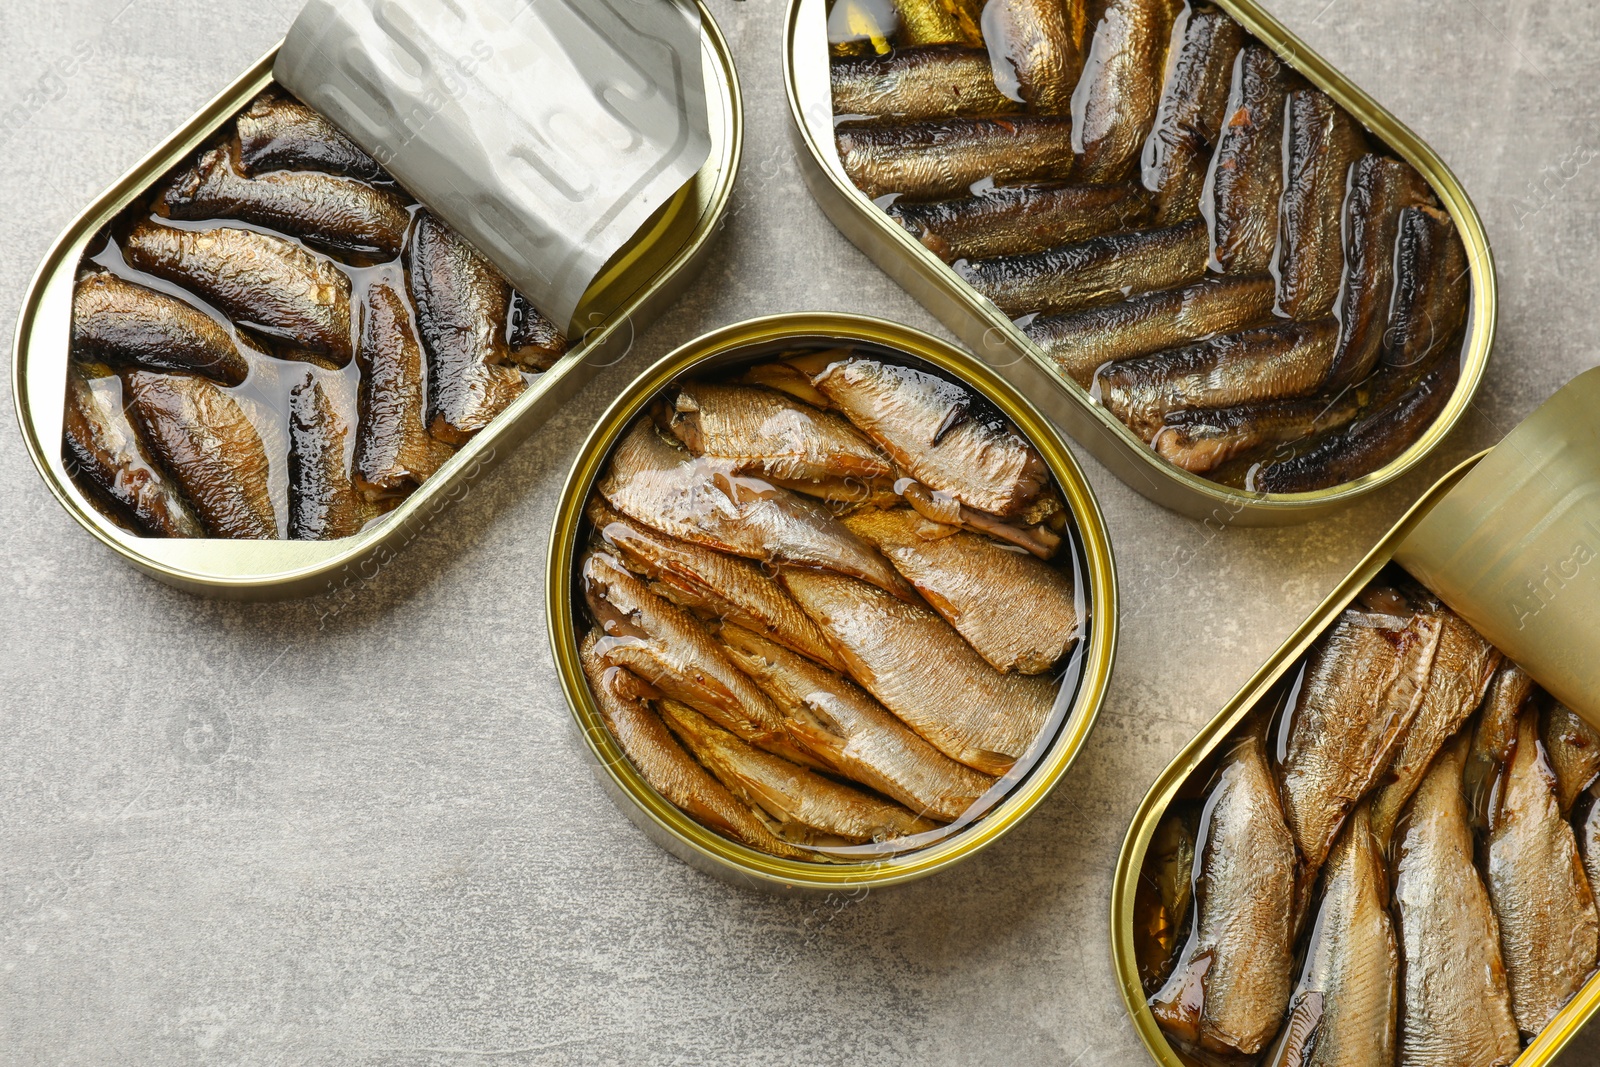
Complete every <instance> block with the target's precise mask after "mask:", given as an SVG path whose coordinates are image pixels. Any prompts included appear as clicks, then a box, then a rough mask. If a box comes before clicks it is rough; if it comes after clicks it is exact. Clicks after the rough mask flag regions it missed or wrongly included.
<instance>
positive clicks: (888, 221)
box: [784, 0, 1496, 526]
mask: <svg viewBox="0 0 1600 1067" xmlns="http://www.w3.org/2000/svg"><path fill="white" fill-rule="evenodd" d="M837 2H838V4H839V5H841V6H842V5H844V4H845V3H849V2H856V3H857V5H858V7H861V8H862V10H864V11H867V10H878V9H884V10H887V5H885V4H877V3H873V2H869V0H837ZM863 5H864V6H863ZM931 6H932V7H938V5H931ZM958 6H959V5H958ZM833 7H834V5H833V4H832V3H830V2H829V0H791V3H790V5H789V12H788V20H787V24H786V26H785V47H786V50H787V51H786V55H785V61H784V75H785V79H786V81H787V87H788V94H789V105H790V110H791V113H792V116H793V120H794V123H795V130H794V133H795V137H796V140H797V144H798V146H799V155H800V160H801V171H802V173H803V174H804V176H805V179H806V183H807V185H808V186H809V188H810V190H811V192H812V195H813V196H814V197H815V198H816V200H817V202H818V203H819V204H820V205H821V207H822V209H823V211H824V213H826V214H827V215H828V217H829V218H830V219H831V220H832V221H833V223H834V224H835V225H836V226H837V227H838V228H839V229H840V231H841V232H843V233H844V234H845V236H847V237H848V238H849V239H850V240H851V241H852V242H853V243H855V244H856V246H857V247H859V248H860V249H861V250H862V251H864V252H865V253H866V254H867V255H868V256H869V257H870V258H871V259H872V260H873V261H874V262H876V263H877V264H878V266H879V267H881V268H882V269H883V270H884V271H885V272H886V273H888V274H889V275H890V276H891V277H892V278H894V279H895V281H897V282H899V283H900V285H901V286H902V287H904V288H905V289H906V291H907V292H909V293H910V294H911V295H912V296H913V297H915V298H916V299H917V301H918V302H919V303H921V304H922V305H923V306H924V307H926V308H927V309H928V310H929V311H930V312H932V313H933V314H934V315H935V316H937V317H938V318H939V320H940V321H941V322H943V323H944V324H945V325H946V326H947V327H948V328H949V329H950V330H951V331H953V332H954V333H955V334H956V335H957V336H958V337H960V338H961V339H962V340H963V341H964V342H965V343H966V344H967V345H968V346H969V347H970V348H971V349H972V350H973V351H975V352H977V353H978V354H979V355H981V356H982V358H983V359H984V360H985V361H987V362H988V363H989V364H990V365H992V366H994V367H996V368H998V369H1000V371H1001V372H1002V373H1003V374H1004V375H1005V376H1006V377H1007V378H1009V379H1011V380H1012V381H1013V382H1015V383H1016V384H1017V385H1018V386H1019V387H1021V388H1022V389H1023V390H1024V392H1025V393H1026V394H1027V395H1028V396H1029V397H1031V398H1033V399H1034V402H1035V403H1036V404H1038V405H1039V407H1040V408H1041V409H1042V410H1043V411H1044V412H1045V413H1046V414H1047V415H1049V416H1050V417H1051V418H1052V419H1054V420H1055V421H1056V422H1057V423H1058V424H1059V425H1061V426H1062V427H1063V428H1065V429H1066V431H1067V432H1068V433H1069V434H1070V435H1071V436H1072V437H1073V438H1074V439H1075V440H1076V441H1078V442H1079V443H1080V444H1081V445H1083V447H1085V448H1087V449H1088V450H1089V451H1090V453H1091V454H1093V455H1094V456H1095V458H1097V459H1099V460H1100V461H1101V462H1102V463H1104V464H1105V465H1106V466H1107V467H1109V468H1110V469H1111V470H1112V471H1113V472H1114V473H1115V474H1116V475H1117V476H1118V477H1119V478H1121V479H1122V480H1123V481H1124V482H1126V483H1127V484H1128V485H1130V486H1132V487H1133V488H1134V489H1136V490H1137V491H1139V492H1140V493H1143V494H1144V495H1145V496H1147V497H1149V498H1150V499H1151V500H1154V501H1155V502H1156V503H1158V504H1161V505H1163V506H1165V507H1168V508H1171V509H1173V510H1175V511H1178V512H1180V513H1182V514H1185V515H1188V516H1191V517H1193V518H1198V519H1206V520H1210V521H1216V522H1221V523H1223V524H1238V525H1240V526H1277V525H1287V524H1293V523H1299V522H1306V521H1310V520H1312V519H1315V518H1318V517H1320V516H1323V515H1327V514H1330V513H1332V512H1334V511H1336V510H1338V509H1339V508H1341V507H1343V506H1345V505H1346V504H1348V503H1349V502H1350V501H1351V500H1353V499H1354V498H1356V497H1358V496H1360V495H1362V494H1364V493H1368V492H1371V491H1372V490H1374V489H1376V488H1378V487H1379V486H1382V485H1385V484H1387V483H1389V482H1392V481H1394V480H1395V479H1396V478H1399V477H1400V476H1401V475H1403V474H1404V473H1405V472H1406V471H1408V470H1410V469H1411V468H1412V467H1414V466H1415V465H1416V464H1417V463H1419V462H1421V460H1422V459H1423V458H1424V457H1425V456H1426V455H1428V454H1429V453H1430V452H1431V451H1432V450H1433V449H1434V448H1435V447H1437V446H1438V444H1439V443H1440V442H1441V441H1443V440H1444V438H1445V437H1446V436H1447V435H1448V434H1449V432H1450V430H1451V429H1452V428H1453V427H1454V426H1455V425H1456V423H1457V421H1458V420H1459V419H1460V418H1461V416H1462V415H1463V413H1464V412H1465V411H1466V409H1467V406H1468V404H1469V403H1470V402H1471V400H1472V397H1473V394H1474V393H1475V391H1476V390H1477V387H1478V383H1479V380H1480V379H1481V377H1482V374H1483V370H1484V366H1485V364H1486V362H1487V360H1488V357H1489V352H1490V349H1491V347H1492V344H1493V340H1494V333H1495V318H1496V282H1495V275H1494V262H1493V258H1492V256H1491V254H1490V250H1489V244H1488V240H1487V238H1486V237H1485V235H1484V231H1483V226H1482V222H1481V220H1480V219H1479V217H1478V214H1477V211H1476V209H1475V208H1474V207H1473V205H1472V202H1471V201H1470V200H1469V198H1468V197H1467V194H1466V192H1465V191H1464V190H1463V189H1462V188H1461V185H1460V184H1459V183H1458V182H1457V180H1456V178H1455V176H1454V175H1453V174H1452V173H1451V172H1450V170H1449V168H1448V167H1447V166H1446V165H1445V164H1444V162H1443V161H1442V160H1440V159H1439V157H1438V156H1437V155H1436V154H1435V153H1434V152H1433V150H1432V149H1431V148H1429V146H1428V145H1427V144H1426V143H1424V142H1423V141H1422V140H1421V139H1419V138H1418V137H1417V136H1416V135H1415V134H1414V133H1412V132H1411V131H1410V130H1409V129H1407V128H1406V127H1405V125H1404V124H1402V123H1401V122H1400V121H1399V120H1397V119H1396V118H1395V117H1394V116H1393V115H1391V114H1390V113H1389V112H1388V111H1386V110H1385V109H1384V108H1383V107H1382V106H1381V105H1380V104H1379V103H1378V102H1377V101H1375V100H1373V99H1372V98H1371V97H1370V96H1368V95H1367V94H1366V93H1364V92H1363V91H1362V90H1361V89H1359V88H1358V87H1356V86H1355V85H1353V84H1351V83H1350V82H1349V81H1348V80H1347V79H1346V78H1345V77H1344V76H1343V75H1341V74H1340V73H1339V72H1338V71H1337V70H1335V69H1334V68H1333V67H1332V66H1330V65H1329V64H1328V63H1327V62H1326V61H1325V60H1323V59H1322V58H1321V57H1320V56H1318V55H1317V54H1316V53H1315V52H1314V51H1312V50H1311V49H1310V48H1308V47H1307V46H1306V45H1305V43H1304V42H1303V41H1301V40H1300V39H1299V38H1298V37H1296V36H1295V35H1294V34H1293V33H1292V32H1290V31H1289V30H1288V29H1287V28H1286V27H1285V26H1284V25H1283V24H1282V23H1280V22H1279V21H1278V20H1277V19H1275V18H1274V17H1273V16H1272V15H1271V14H1269V13H1268V12H1267V11H1265V10H1264V9H1263V8H1261V7H1260V6H1258V5H1257V4H1255V3H1253V2H1251V0H1216V3H1215V7H1217V8H1218V9H1220V10H1221V11H1222V12H1224V13H1225V14H1227V15H1229V16H1231V17H1232V18H1233V19H1234V20H1236V21H1237V22H1238V23H1239V24H1240V25H1241V26H1242V27H1243V28H1244V29H1245V30H1246V31H1248V32H1249V33H1250V34H1253V35H1254V36H1255V38H1256V39H1257V40H1259V41H1260V42H1262V43H1263V44H1264V45H1266V46H1267V47H1269V48H1270V49H1271V50H1272V51H1273V52H1275V53H1276V54H1277V55H1278V56H1279V57H1280V58H1281V59H1282V60H1283V62H1284V63H1285V64H1287V65H1288V67H1289V68H1291V70H1292V71H1294V72H1296V73H1297V74H1298V75H1299V76H1303V78H1304V79H1305V81H1306V82H1308V83H1309V84H1310V85H1312V86H1314V87H1316V88H1318V89H1320V90H1322V91H1323V92H1325V93H1326V94H1327V95H1328V96H1329V97H1331V98H1332V100H1333V101H1334V102H1336V104H1337V105H1339V106H1341V107H1343V108H1344V109H1345V110H1346V111H1347V112H1348V113H1349V114H1350V115H1351V116H1353V117H1354V118H1355V120H1356V121H1357V122H1359V123H1360V124H1361V125H1363V126H1365V127H1366V129H1367V131H1368V132H1369V133H1370V134H1371V135H1372V136H1373V137H1374V138H1375V139H1376V141H1377V142H1381V144H1382V147H1383V148H1384V149H1385V150H1386V151H1388V152H1391V153H1393V154H1394V155H1395V156H1398V157H1399V158H1400V159H1402V160H1404V161H1405V162H1406V163H1409V164H1410V165H1411V166H1412V167H1414V168H1415V169H1416V171H1417V172H1419V173H1420V174H1421V176H1422V177H1423V179H1425V180H1426V182H1427V184H1428V185H1429V186H1430V187H1431V189H1432V191H1433V192H1434V194H1435V195H1436V196H1437V198H1438V201H1439V204H1440V205H1441V206H1442V207H1443V209H1444V210H1445V211H1447V212H1448V213H1449V215H1450V217H1451V219H1452V220H1453V222H1454V225H1455V230H1456V232H1457V233H1458V234H1459V235H1460V238H1461V240H1462V242H1463V243H1464V245H1465V252H1466V258H1467V262H1468V264H1469V270H1470V275H1471V282H1470V310H1469V312H1468V317H1467V321H1466V325H1465V333H1464V340H1463V342H1462V344H1461V348H1460V360H1461V362H1460V373H1459V377H1458V378H1457V379H1456V382H1455V385H1454V387H1453V388H1450V389H1448V399H1447V400H1446V401H1445V402H1444V404H1443V405H1442V408H1441V409H1440V410H1439V411H1438V414H1437V416H1436V417H1435V418H1434V419H1433V421H1432V423H1431V424H1430V425H1428V426H1427V427H1426V429H1424V430H1423V431H1422V432H1421V433H1420V434H1419V435H1417V436H1416V437H1415V439H1414V440H1412V441H1411V443H1410V444H1409V446H1408V447H1406V448H1405V449H1404V451H1403V452H1400V453H1399V454H1398V455H1396V456H1394V457H1393V458H1391V459H1390V460H1389V461H1388V462H1387V463H1384V464H1382V465H1381V466H1380V467H1378V468H1377V469H1374V470H1370V471H1368V472H1367V473H1364V474H1362V475H1360V476H1359V477H1355V478H1353V479H1351V480H1347V481H1344V482H1342V483H1341V484H1337V485H1334V486H1332V487H1330V488H1324V489H1318V490H1314V491H1306V492H1258V491H1253V490H1249V489H1243V488H1234V487H1232V486H1231V485H1225V484H1222V483H1220V482H1217V481H1212V480H1209V479H1208V478H1205V477H1202V476H1200V475H1197V474H1194V473H1190V471H1188V470H1185V469H1183V468H1181V467H1179V466H1178V465H1176V464H1175V463H1171V462H1168V461H1166V460H1165V459H1163V458H1162V457H1161V456H1160V455H1158V454H1157V452H1156V451H1155V449H1154V448H1153V447H1152V446H1151V444H1150V443H1149V442H1148V441H1147V440H1145V439H1142V438H1141V436H1140V435H1139V434H1137V433H1135V432H1134V431H1132V430H1130V429H1129V428H1128V426H1126V425H1124V423H1123V422H1122V421H1121V420H1119V419H1118V418H1117V417H1116V416H1114V415H1113V414H1112V413H1111V412H1110V411H1109V410H1108V409H1107V408H1106V407H1105V406H1103V405H1102V404H1101V403H1100V401H1099V400H1098V399H1096V398H1095V397H1094V396H1092V395H1091V391H1090V390H1089V389H1086V388H1085V387H1084V386H1083V385H1081V384H1079V382H1078V381H1075V380H1074V379H1073V378H1072V377H1071V376H1069V375H1068V374H1066V373H1065V372H1064V371H1062V370H1061V369H1060V368H1059V367H1058V365H1057V363H1056V362H1055V361H1054V360H1052V359H1051V358H1050V357H1049V356H1048V355H1047V354H1046V353H1045V352H1044V351H1042V350H1041V348H1040V347H1039V346H1038V345H1037V344H1035V343H1034V341H1033V340H1031V339H1030V338H1029V336H1028V335H1027V334H1026V333H1025V332H1024V330H1023V329H1022V328H1021V327H1019V325H1018V324H1017V323H1016V322H1013V320H1012V318H1011V316H1009V315H1008V314H1006V313H1005V312H1004V311H1002V310H1001V309H1000V308H998V307H997V306H996V305H995V304H994V303H991V302H990V300H988V299H986V298H985V297H984V296H983V295H981V294H980V293H979V291H978V290H977V289H976V288H974V287H973V286H972V285H970V284H968V282H967V281H966V280H964V278H963V277H962V275H961V274H960V273H958V271H957V270H956V269H955V268H954V267H953V266H951V265H950V264H947V263H946V262H945V260H944V259H941V258H940V256H939V255H936V254H935V253H934V252H933V251H931V250H930V248H929V247H927V246H925V245H924V244H923V242H922V241H921V240H919V239H918V237H917V236H916V235H914V234H913V233H912V232H911V231H910V230H908V229H907V228H906V227H904V226H902V225H900V224H899V223H898V222H896V220H895V219H894V218H891V217H890V215H889V214H888V212H887V210H885V209H884V208H882V207H880V206H879V204H878V203H875V202H874V200H873V199H872V198H870V197H869V196H868V195H867V194H866V193H865V192H863V191H861V190H860V189H858V188H857V187H856V185H855V184H854V183H853V182H852V181H851V179H850V177H849V175H848V174H847V172H846V169H845V166H844V164H843V162H842V161H841V159H840V153H839V149H838V147H837V145H836V142H835V110H834V106H833V97H832V87H831V75H830V69H829V63H830V59H829V55H830V53H829V17H830V11H832V10H833ZM1192 10H1194V8H1193V6H1192V5H1190V6H1189V7H1188V8H1186V11H1192ZM984 20H985V26H987V20H988V15H987V13H986V14H985V15H984ZM1180 25H1181V22H1180ZM873 32H877V31H873ZM985 34H986V35H987V30H985ZM1084 47H1085V48H1087V45H1085V46H1084ZM997 62H998V61H997ZM996 79H997V81H999V80H1000V76H999V75H998V74H997V75H996ZM885 81H887V78H885ZM1003 91H1004V92H1006V93H1007V94H1008V95H1009V94H1010V90H1003ZM885 92H887V90H885ZM1005 118H1006V116H1004V115H1002V116H1001V117H1000V118H999V119H997V120H995V121H996V122H997V123H999V124H1001V125H1003V124H1004V120H1005ZM1074 136H1076V132H1074ZM1196 136H1198V134H1197V135H1196ZM910 166H911V165H910V164H908V165H907V169H908V170H909V169H910ZM1075 180H1076V179H1075ZM1134 183H1135V184H1137V183H1138V175H1137V173H1135V176H1134ZM975 188H976V187H975ZM1208 188H1209V185H1208ZM1087 246H1088V242H1085V245H1084V246H1083V247H1087ZM1016 258H1023V257H1020V256H1019V257H1016ZM994 262H998V260H996V261H994ZM1273 269H1274V270H1276V266H1274V268H1273ZM1177 291H1178V290H1176V289H1174V290H1171V292H1174V293H1175V292H1177ZM1146 351H1148V350H1146ZM1446 358H1449V357H1448V356H1447V357H1446ZM1095 384H1096V387H1097V388H1098V384H1099V383H1098V382H1096V383H1095ZM1243 484H1249V483H1248V482H1245V483H1243Z"/></svg>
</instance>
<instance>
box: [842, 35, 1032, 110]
mask: <svg viewBox="0 0 1600 1067" xmlns="http://www.w3.org/2000/svg"><path fill="white" fill-rule="evenodd" d="M830 69H831V75H832V82H833V111H834V114H835V115H838V116H840V117H841V118H856V117H868V118H880V119H883V118H893V119H899V120H901V121H914V120H917V119H938V118H955V117H958V116H976V115H1004V114H1007V113H1009V112H1013V111H1020V110H1022V109H1021V107H1020V106H1019V105H1018V104H1017V102H1016V101H1015V100H1012V99H1010V98H1009V97H1007V96H1005V95H1004V94H1003V93H1001V92H1000V90H999V89H997V88H996V87H995V84H994V71H993V70H991V69H990V66H989V53H988V52H986V51H985V50H983V49H982V48H950V47H934V48H897V49H895V50H894V51H893V52H890V53H889V54H888V55H886V56H877V55H866V56H852V57H846V58H841V59H835V60H833V62H832V64H831V65H830Z"/></svg>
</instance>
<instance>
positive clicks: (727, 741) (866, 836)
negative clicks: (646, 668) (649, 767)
mask: <svg viewBox="0 0 1600 1067" xmlns="http://www.w3.org/2000/svg"><path fill="white" fill-rule="evenodd" d="M661 717H662V718H663V719H665V720H666V723H667V725H668V726H669V727H671V728H672V732H673V733H675V734H677V735H678V738H679V739H680V740H681V741H682V742H683V744H684V747H685V748H687V749H688V750H689V751H690V752H692V753H694V756H695V758H696V759H698V760H699V761H700V763H701V765H702V766H704V767H705V768H706V769H707V770H709V771H710V772H711V773H712V774H713V775H715V776H716V778H717V780H718V781H720V782H721V783H722V784H723V785H725V786H727V787H728V790H729V792H731V793H733V794H734V795H735V796H737V797H739V798H741V799H742V800H744V801H745V803H747V804H749V805H750V806H751V807H753V808H758V809H760V810H761V811H764V812H766V813H767V815H768V816H770V817H771V818H772V820H773V822H775V823H776V824H777V827H776V832H777V834H778V836H779V837H781V838H783V839H785V840H790V841H810V840H813V839H814V837H813V835H814V834H822V835H826V836H827V837H830V838H835V839H837V840H838V841H840V842H842V843H845V844H852V845H856V844H861V843H863V842H867V841H887V840H890V839H892V838H896V837H906V836H908V835H910V834H920V833H926V832H927V831H929V830H936V829H938V828H939V827H938V823H935V822H932V821H931V820H928V819H923V818H919V817H918V816H916V815H913V814H911V812H909V811H907V810H906V809H905V808H902V807H901V806H900V805H898V804H895V803H893V802H892V801H888V800H884V799H882V798H881V797H875V796H873V795H872V794H870V793H867V792H864V791H863V790H860V789H855V788H852V787H850V786H848V785H844V784H843V783H841V782H836V781H834V780H833V779H831V778H824V777H823V776H822V775H820V774H813V773H812V772H811V771H808V770H807V769H806V768H804V767H802V766H800V765H799V764H796V763H790V762H789V761H788V760H786V759H784V758H782V757H781V756H774V755H773V754H772V753H770V752H763V751H761V750H760V749H759V748H755V747H754V746H752V745H747V744H745V743H744V742H743V741H741V740H739V739H738V738H737V737H735V736H734V735H733V734H731V733H729V732H728V731H727V730H724V729H723V728H722V727H720V726H718V725H717V724H716V723H714V722H712V721H711V720H710V719H708V718H706V717H705V716H703V715H701V714H700V713H699V712H697V711H695V710H694V709H693V708H690V707H689V706H688V705H685V704H680V703H678V702H677V701H676V700H663V701H662V702H661Z"/></svg>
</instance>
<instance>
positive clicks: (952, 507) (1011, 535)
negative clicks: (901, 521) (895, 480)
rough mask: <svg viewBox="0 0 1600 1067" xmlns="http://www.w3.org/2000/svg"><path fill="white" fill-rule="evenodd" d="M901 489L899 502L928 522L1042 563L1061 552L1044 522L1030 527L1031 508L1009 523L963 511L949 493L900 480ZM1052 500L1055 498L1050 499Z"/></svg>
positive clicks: (891, 503) (890, 504)
mask: <svg viewBox="0 0 1600 1067" xmlns="http://www.w3.org/2000/svg"><path fill="white" fill-rule="evenodd" d="M900 488H901V494H900V495H901V497H902V499H903V500H904V501H905V502H906V503H907V504H910V505H911V506H912V507H913V508H915V509H916V510H917V513H918V514H920V515H921V516H922V517H923V518H925V519H928V520H929V521H931V522H937V523H941V524H943V525H945V526H959V527H960V528H962V529H963V530H971V531H972V532H973V533H980V534H984V535H986V536H988V537H992V538H994V539H995V540H997V541H1001V542H1003V543H1005V544H1008V545H1015V546H1016V547H1018V548H1020V549H1022V550H1023V551H1025V552H1031V553H1033V554H1034V555H1035V556H1038V557H1039V558H1040V559H1044V560H1049V559H1054V558H1055V556H1056V553H1057V552H1058V551H1059V550H1060V548H1061V535H1060V534H1059V533H1057V532H1056V531H1055V530H1053V529H1051V528H1050V525H1049V522H1048V521H1047V520H1038V521H1036V522H1034V523H1033V524H1032V525H1030V524H1029V512H1031V511H1032V510H1034V509H1033V508H1032V507H1030V508H1029V509H1028V511H1025V512H1024V513H1023V514H1022V515H1021V516H1019V517H1018V518H1017V519H1016V520H1014V521H1011V522H1008V521H1006V520H1005V519H1000V518H996V517H995V516H993V515H990V514H989V513H988V512H986V511H978V510H976V509H974V508H969V507H963V506H962V505H961V503H960V502H959V501H957V500H956V499H955V498H954V497H952V496H950V495H949V494H948V493H943V492H940V493H932V492H929V491H928V487H927V486H925V485H922V484H921V483H919V482H913V481H910V480H908V479H902V480H901V483H900ZM1051 499H1056V498H1055V497H1053V495H1052V497H1051ZM898 503H899V501H889V502H887V503H884V504H879V505H878V506H879V507H894V506H895V505H896V504H898Z"/></svg>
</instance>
